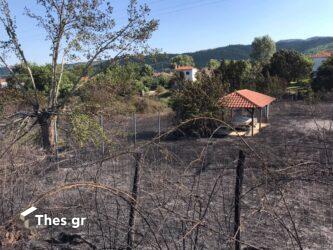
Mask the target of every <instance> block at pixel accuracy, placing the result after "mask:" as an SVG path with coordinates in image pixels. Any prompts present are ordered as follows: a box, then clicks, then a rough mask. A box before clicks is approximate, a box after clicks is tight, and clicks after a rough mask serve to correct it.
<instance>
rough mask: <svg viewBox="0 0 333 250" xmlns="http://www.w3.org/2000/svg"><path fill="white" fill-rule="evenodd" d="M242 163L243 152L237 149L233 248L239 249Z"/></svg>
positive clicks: (243, 159)
mask: <svg viewBox="0 0 333 250" xmlns="http://www.w3.org/2000/svg"><path fill="white" fill-rule="evenodd" d="M244 163H245V154H244V152H243V151H242V150H239V156H238V163H237V169H236V186H235V216H234V238H235V250H240V249H241V244H240V217H241V205H240V197H241V195H242V185H243V176H244Z"/></svg>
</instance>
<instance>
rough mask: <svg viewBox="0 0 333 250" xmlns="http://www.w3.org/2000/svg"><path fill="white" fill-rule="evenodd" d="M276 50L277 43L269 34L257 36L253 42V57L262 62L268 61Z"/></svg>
mask: <svg viewBox="0 0 333 250" xmlns="http://www.w3.org/2000/svg"><path fill="white" fill-rule="evenodd" d="M275 52H276V44H275V42H274V41H273V39H272V38H270V37H269V36H268V35H266V36H263V37H256V38H255V39H254V41H253V42H252V52H251V55H250V56H251V59H252V60H254V61H259V62H261V63H268V62H269V60H270V59H271V57H272V56H273V54H274V53H275Z"/></svg>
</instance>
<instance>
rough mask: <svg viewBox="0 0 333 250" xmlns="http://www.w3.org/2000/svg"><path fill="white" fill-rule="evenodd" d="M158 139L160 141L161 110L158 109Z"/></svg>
mask: <svg viewBox="0 0 333 250" xmlns="http://www.w3.org/2000/svg"><path fill="white" fill-rule="evenodd" d="M158 141H159V142H160V141H161V112H160V111H158Z"/></svg>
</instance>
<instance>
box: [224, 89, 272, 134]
mask: <svg viewBox="0 0 333 250" xmlns="http://www.w3.org/2000/svg"><path fill="white" fill-rule="evenodd" d="M275 100H276V98H274V97H271V96H268V95H264V94H261V93H258V92H255V91H252V90H248V89H242V90H237V91H235V92H233V93H231V94H228V95H226V96H224V97H222V98H221V99H220V100H219V104H220V105H221V107H224V108H227V109H230V110H231V117H232V112H233V110H234V109H245V110H247V111H248V112H249V113H250V114H251V120H252V122H251V126H252V136H253V134H254V113H255V111H256V110H259V111H260V115H259V130H260V129H261V124H262V118H263V117H262V116H263V111H264V117H265V119H266V121H268V116H269V105H270V104H271V103H272V102H273V101H275Z"/></svg>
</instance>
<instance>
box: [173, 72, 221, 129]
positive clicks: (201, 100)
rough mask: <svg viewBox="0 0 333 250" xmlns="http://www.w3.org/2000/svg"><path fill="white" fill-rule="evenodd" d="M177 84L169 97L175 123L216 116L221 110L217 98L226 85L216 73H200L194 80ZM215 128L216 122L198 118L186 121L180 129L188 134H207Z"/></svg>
mask: <svg viewBox="0 0 333 250" xmlns="http://www.w3.org/2000/svg"><path fill="white" fill-rule="evenodd" d="M178 85H179V88H178V89H177V90H175V92H174V94H173V96H172V98H171V106H172V108H173V110H174V111H175V112H176V122H177V123H179V122H183V121H186V120H188V119H193V118H195V117H218V115H219V111H220V110H221V107H220V106H219V105H218V100H219V99H220V98H221V97H222V96H223V94H224V93H225V91H226V89H227V85H226V84H223V82H221V79H220V78H219V77H218V76H217V75H214V74H213V75H212V76H209V75H207V74H201V75H199V78H198V80H197V81H196V82H190V81H184V82H181V83H179V84H178ZM215 128H216V122H212V121H211V120H208V121H206V120H198V121H194V122H192V123H188V124H187V125H186V126H185V127H182V130H184V131H186V132H187V133H189V134H193V133H199V134H201V135H209V134H210V133H211V132H212V131H213V129H215Z"/></svg>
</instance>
